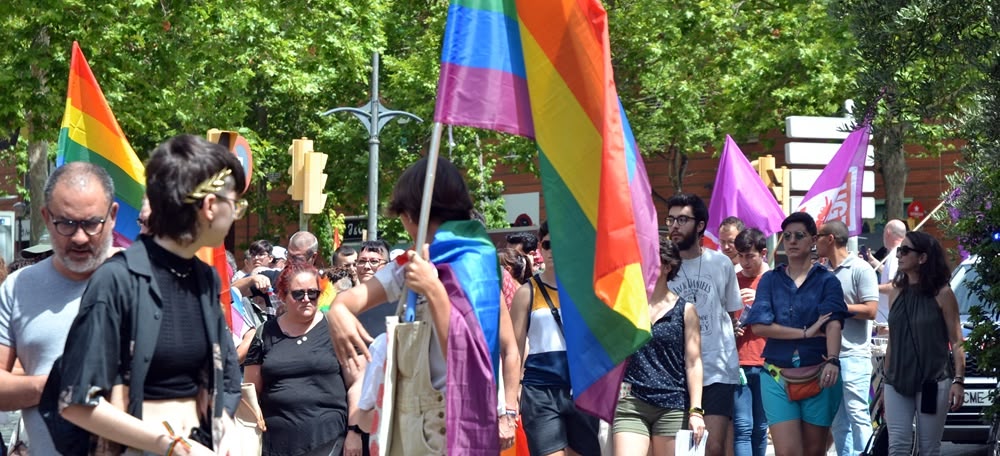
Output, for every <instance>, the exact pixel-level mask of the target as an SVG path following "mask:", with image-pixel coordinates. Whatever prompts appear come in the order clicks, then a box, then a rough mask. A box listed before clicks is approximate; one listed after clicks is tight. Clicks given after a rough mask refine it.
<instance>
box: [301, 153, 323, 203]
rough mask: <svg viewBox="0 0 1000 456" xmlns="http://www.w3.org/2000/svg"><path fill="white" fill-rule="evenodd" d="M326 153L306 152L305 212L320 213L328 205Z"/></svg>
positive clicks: (304, 169)
mask: <svg viewBox="0 0 1000 456" xmlns="http://www.w3.org/2000/svg"><path fill="white" fill-rule="evenodd" d="M326 159H327V156H326V154H323V153H319V152H308V153H306V154H305V160H304V162H305V166H304V168H303V171H304V173H305V179H304V181H305V182H304V195H305V197H304V198H303V199H302V213H303V214H319V213H320V212H323V207H324V206H326V177H327V176H326V173H324V172H323V171H324V170H325V169H326Z"/></svg>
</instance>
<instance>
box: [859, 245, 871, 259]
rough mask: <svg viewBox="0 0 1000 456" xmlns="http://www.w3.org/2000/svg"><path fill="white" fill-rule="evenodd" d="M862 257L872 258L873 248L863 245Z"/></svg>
mask: <svg viewBox="0 0 1000 456" xmlns="http://www.w3.org/2000/svg"><path fill="white" fill-rule="evenodd" d="M861 258H864V259H866V260H871V259H872V249H871V248H869V247H868V246H867V245H863V246H861Z"/></svg>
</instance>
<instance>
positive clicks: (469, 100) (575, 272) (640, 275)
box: [435, 0, 660, 420]
mask: <svg viewBox="0 0 1000 456" xmlns="http://www.w3.org/2000/svg"><path fill="white" fill-rule="evenodd" d="M441 60H442V65H441V76H440V79H439V81H438V101H437V107H436V111H435V120H436V121H438V122H442V123H449V124H456V125H467V126H473V127H480V128H490V129H495V130H499V131H504V132H508V133H513V134H518V135H522V136H527V137H530V138H534V139H535V141H536V143H537V146H538V149H539V151H540V152H541V153H540V163H541V171H542V190H543V192H544V197H545V207H546V212H547V216H548V221H549V228H550V232H551V238H552V245H553V253H554V254H555V262H556V264H557V266H558V267H557V269H556V275H557V279H558V283H559V299H560V303H561V306H562V313H563V321H564V330H565V338H566V346H567V356H568V358H569V363H570V366H569V367H570V377H571V378H570V380H571V383H572V387H573V394H574V399H575V401H576V404H577V406H578V407H580V408H581V409H583V410H585V411H587V412H589V413H591V414H594V415H596V416H599V417H601V418H604V419H606V420H610V419H611V418H612V417H613V415H614V408H615V405H616V403H617V400H618V388H619V385H620V383H621V379H622V375H623V373H624V364H623V362H624V361H625V359H626V358H627V357H628V356H629V355H631V354H632V353H634V352H635V351H636V350H637V349H638V348H639V347H641V346H642V345H643V344H644V343H646V341H647V340H648V339H649V337H650V322H649V314H648V296H649V294H650V293H651V292H652V286H653V284H654V282H655V279H656V276H657V274H658V273H659V264H660V262H659V251H658V232H657V219H656V210H655V208H654V207H653V201H652V198H651V194H652V192H651V190H650V185H649V177H648V175H647V173H646V169H645V166H644V165H643V161H642V157H641V155H640V154H639V149H638V147H637V145H636V143H635V139H634V138H633V136H632V132H631V128H630V127H629V124H628V120H627V119H626V116H625V111H624V109H623V108H622V106H621V104H620V103H619V100H618V93H617V90H616V88H615V82H614V77H613V73H612V68H611V52H610V47H609V42H608V27H607V14H606V13H605V11H604V9H603V7H602V6H601V4H600V2H599V1H598V0H547V1H544V2H539V1H532V0H454V1H452V3H451V5H450V8H449V10H448V22H447V26H446V30H445V38H444V47H443V49H442V57H441Z"/></svg>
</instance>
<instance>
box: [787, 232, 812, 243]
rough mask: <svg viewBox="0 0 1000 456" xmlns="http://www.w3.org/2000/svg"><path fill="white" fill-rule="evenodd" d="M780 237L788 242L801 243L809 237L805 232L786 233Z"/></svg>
mask: <svg viewBox="0 0 1000 456" xmlns="http://www.w3.org/2000/svg"><path fill="white" fill-rule="evenodd" d="M781 235H782V236H783V237H784V238H785V240H786V241H790V240H795V241H801V240H803V239H805V238H807V237H809V233H806V232H805V231H786V232H784V233H782V234H781Z"/></svg>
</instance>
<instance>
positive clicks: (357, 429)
mask: <svg viewBox="0 0 1000 456" xmlns="http://www.w3.org/2000/svg"><path fill="white" fill-rule="evenodd" d="M347 431H348V432H354V433H355V434H358V435H361V434H364V431H362V430H361V426H358V425H357V424H352V425H350V426H347Z"/></svg>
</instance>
